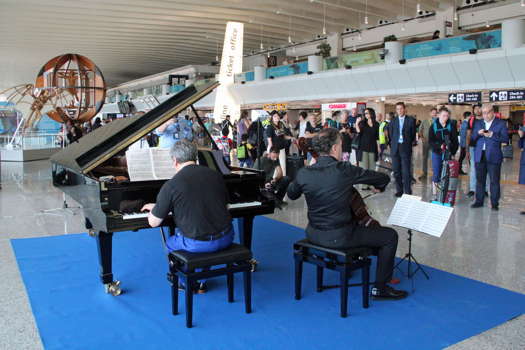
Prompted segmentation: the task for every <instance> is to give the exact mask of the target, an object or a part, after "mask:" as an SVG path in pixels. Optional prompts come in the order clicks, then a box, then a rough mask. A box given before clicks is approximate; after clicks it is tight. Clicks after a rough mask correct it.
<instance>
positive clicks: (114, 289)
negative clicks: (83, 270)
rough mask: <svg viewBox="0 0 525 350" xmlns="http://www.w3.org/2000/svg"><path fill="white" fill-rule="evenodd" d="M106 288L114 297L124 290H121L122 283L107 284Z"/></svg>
mask: <svg viewBox="0 0 525 350" xmlns="http://www.w3.org/2000/svg"><path fill="white" fill-rule="evenodd" d="M104 287H105V288H106V293H108V294H111V295H113V296H114V297H116V296H118V295H120V294H121V293H122V289H121V288H120V281H115V282H111V283H106V284H105V285H104Z"/></svg>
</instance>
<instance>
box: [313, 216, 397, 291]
mask: <svg viewBox="0 0 525 350" xmlns="http://www.w3.org/2000/svg"><path fill="white" fill-rule="evenodd" d="M306 234H307V237H308V239H309V240H310V241H311V242H312V243H314V244H318V245H320V246H323V247H327V248H336V249H337V248H352V247H371V248H374V251H375V252H377V269H376V286H377V287H379V288H381V287H384V285H385V283H387V282H388V281H390V280H391V279H392V272H393V269H394V259H395V256H396V250H397V240H398V236H397V232H396V231H395V230H394V229H392V228H390V227H373V228H368V227H361V226H354V225H352V226H346V227H341V228H338V229H335V230H319V229H315V228H313V227H311V226H308V227H307V228H306Z"/></svg>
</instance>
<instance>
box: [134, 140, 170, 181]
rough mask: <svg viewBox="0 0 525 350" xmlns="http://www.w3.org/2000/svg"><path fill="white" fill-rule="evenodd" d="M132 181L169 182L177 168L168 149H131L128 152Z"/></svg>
mask: <svg viewBox="0 0 525 350" xmlns="http://www.w3.org/2000/svg"><path fill="white" fill-rule="evenodd" d="M126 160H127V164H128V173H129V179H130V181H132V182H134V181H148V180H169V179H171V178H172V177H173V175H175V168H174V167H173V162H172V160H171V157H170V150H169V149H168V148H158V147H155V148H142V149H130V150H128V151H127V152H126Z"/></svg>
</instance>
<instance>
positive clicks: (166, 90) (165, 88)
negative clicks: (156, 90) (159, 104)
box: [162, 84, 170, 95]
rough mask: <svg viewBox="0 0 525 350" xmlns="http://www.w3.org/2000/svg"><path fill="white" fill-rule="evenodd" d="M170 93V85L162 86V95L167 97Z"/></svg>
mask: <svg viewBox="0 0 525 350" xmlns="http://www.w3.org/2000/svg"><path fill="white" fill-rule="evenodd" d="M169 93H170V85H169V84H162V95H167V94H169Z"/></svg>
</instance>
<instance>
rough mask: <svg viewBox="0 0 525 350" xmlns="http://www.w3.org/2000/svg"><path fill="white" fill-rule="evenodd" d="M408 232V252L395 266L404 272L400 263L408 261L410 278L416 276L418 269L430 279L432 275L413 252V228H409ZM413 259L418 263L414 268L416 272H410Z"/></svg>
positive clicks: (408, 275) (407, 274)
mask: <svg viewBox="0 0 525 350" xmlns="http://www.w3.org/2000/svg"><path fill="white" fill-rule="evenodd" d="M407 233H408V238H407V240H408V253H406V254H405V256H404V257H402V258H401V260H399V261H398V262H397V264H396V265H395V266H394V268H395V269H398V270H399V271H401V273H403V271H402V270H401V268H400V267H399V265H401V263H402V262H403V261H406V262H407V263H408V264H407V273H406V276H407V277H408V278H409V279H412V277H414V276H415V274H416V273H417V272H418V271H421V272H423V274H424V275H425V277H426V278H427V280H428V279H430V277H429V276H428V274H427V273H426V272H425V269H424V268H423V266H421V265H420V264H419V263H418V262H417V260H416V257H415V256H414V255H413V254H412V230H411V229H408V231H407ZM412 261H414V263H415V264H416V266H417V268H416V269H415V270H414V272H412V273H411V272H410V269H411V266H412Z"/></svg>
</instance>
